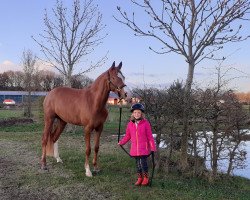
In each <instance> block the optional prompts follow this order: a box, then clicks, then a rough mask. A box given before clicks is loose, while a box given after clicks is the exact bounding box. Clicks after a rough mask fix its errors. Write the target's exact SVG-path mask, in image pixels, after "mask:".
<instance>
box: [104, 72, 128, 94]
mask: <svg viewBox="0 0 250 200" xmlns="http://www.w3.org/2000/svg"><path fill="white" fill-rule="evenodd" d="M122 77H123V76H122ZM108 81H109V89H110V90H111V87H110V84H111V85H113V86H114V87H115V89H116V91H117V92H120V91H121V90H122V88H123V87H125V86H126V85H124V86H122V87H119V86H117V85H115V84H114V83H113V82H112V81H111V80H110V73H109V71H108Z"/></svg>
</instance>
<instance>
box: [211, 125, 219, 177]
mask: <svg viewBox="0 0 250 200" xmlns="http://www.w3.org/2000/svg"><path fill="white" fill-rule="evenodd" d="M217 132H218V125H217V121H216V122H215V127H214V130H213V139H212V173H213V178H215V176H216V174H217V169H218V151H217V140H218V133H217Z"/></svg>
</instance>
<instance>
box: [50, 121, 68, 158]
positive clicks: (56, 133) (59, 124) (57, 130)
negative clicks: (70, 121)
mask: <svg viewBox="0 0 250 200" xmlns="http://www.w3.org/2000/svg"><path fill="white" fill-rule="evenodd" d="M56 121H57V122H56V128H55V130H54V131H53V133H52V134H51V138H52V141H53V143H54V144H53V145H54V157H55V159H56V161H57V162H62V159H61V158H60V157H59V151H58V138H59V137H60V135H61V133H62V132H63V130H64V128H65V126H66V124H67V123H66V122H65V121H63V120H61V119H58V118H57V120H56Z"/></svg>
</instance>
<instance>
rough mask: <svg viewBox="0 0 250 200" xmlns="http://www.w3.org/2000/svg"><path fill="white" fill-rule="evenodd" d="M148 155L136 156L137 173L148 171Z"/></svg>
mask: <svg viewBox="0 0 250 200" xmlns="http://www.w3.org/2000/svg"><path fill="white" fill-rule="evenodd" d="M147 158H148V156H136V157H135V160H136V167H137V173H140V174H141V173H142V172H144V173H148V162H147Z"/></svg>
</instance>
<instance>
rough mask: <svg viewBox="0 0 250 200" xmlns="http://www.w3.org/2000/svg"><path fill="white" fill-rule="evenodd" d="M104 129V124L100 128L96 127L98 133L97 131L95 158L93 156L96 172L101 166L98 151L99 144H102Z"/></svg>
mask: <svg viewBox="0 0 250 200" xmlns="http://www.w3.org/2000/svg"><path fill="white" fill-rule="evenodd" d="M102 129H103V125H102V126H101V127H98V129H96V133H95V154H94V158H93V165H94V172H95V173H97V172H99V171H100V168H99V166H98V164H97V159H98V151H99V146H100V136H101V133H102Z"/></svg>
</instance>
